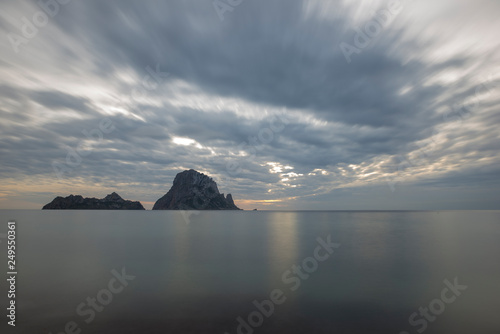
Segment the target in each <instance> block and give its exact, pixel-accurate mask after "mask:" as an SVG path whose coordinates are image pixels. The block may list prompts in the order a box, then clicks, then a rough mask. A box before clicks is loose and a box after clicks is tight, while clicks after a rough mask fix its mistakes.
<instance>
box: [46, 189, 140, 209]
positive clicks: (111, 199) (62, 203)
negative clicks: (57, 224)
mask: <svg viewBox="0 0 500 334" xmlns="http://www.w3.org/2000/svg"><path fill="white" fill-rule="evenodd" d="M42 210H144V207H143V206H142V204H141V203H140V202H133V201H128V200H124V199H123V198H121V197H120V195H118V194H117V193H115V192H114V193H112V194H109V195H108V196H106V197H104V198H93V197H92V198H83V197H82V196H80V195H69V196H68V197H61V196H58V197H56V198H54V200H53V201H52V202H50V203H49V204H46V205H45V206H44V207H43V208H42Z"/></svg>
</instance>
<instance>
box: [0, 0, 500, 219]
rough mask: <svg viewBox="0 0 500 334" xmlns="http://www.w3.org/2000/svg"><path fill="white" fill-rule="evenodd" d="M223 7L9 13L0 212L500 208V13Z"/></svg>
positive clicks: (365, 6) (489, 4) (1, 91)
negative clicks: (179, 203)
mask: <svg viewBox="0 0 500 334" xmlns="http://www.w3.org/2000/svg"><path fill="white" fill-rule="evenodd" d="M222 1H223V0H222ZM61 2H63V1H61ZM223 2H224V1H223ZM224 3H226V2H224ZM231 3H233V4H237V3H240V4H239V5H236V6H231V7H225V8H231V10H226V11H224V12H221V9H220V8H219V13H218V12H217V10H216V8H215V7H214V2H213V1H168V2H163V1H145V2H143V3H138V2H136V1H106V2H102V1H70V2H69V3H67V4H60V3H58V2H55V1H45V2H44V1H42V2H41V4H42V5H40V3H37V2H26V3H8V4H7V3H5V4H2V5H1V6H2V11H1V14H0V30H1V31H2V35H3V36H4V38H3V39H2V40H1V42H0V43H1V44H2V45H1V46H2V49H1V50H2V51H1V53H0V114H1V115H2V122H1V124H0V133H1V141H0V152H1V153H0V154H1V157H2V158H1V168H0V177H1V179H2V185H1V186H0V206H1V207H2V208H38V207H40V206H41V205H42V204H44V203H46V202H48V201H50V200H51V199H52V197H54V196H55V195H67V194H69V193H79V194H82V195H86V196H98V197H100V196H103V195H105V194H106V193H108V192H111V191H117V192H118V193H120V194H121V195H122V196H123V197H125V198H130V199H134V200H141V201H143V203H145V204H146V207H148V206H150V204H151V203H150V202H154V201H155V200H156V199H157V198H159V197H160V196H161V195H163V194H164V193H165V192H166V191H167V190H168V189H169V187H170V184H171V182H172V180H173V177H174V176H175V174H176V173H178V172H180V171H182V170H183V169H189V168H194V169H197V170H199V171H202V172H205V173H207V174H209V175H211V176H213V177H214V178H215V179H216V181H217V182H218V183H219V188H220V189H221V191H225V192H232V193H233V194H234V197H235V200H236V202H237V203H239V204H240V205H241V206H242V207H244V208H253V207H259V208H270V209H271V208H272V209H297V208H300V209H343V208H348V209H434V208H436V209H437V208H471V209H474V208H493V209H494V208H496V209H498V208H499V207H498V204H497V203H495V201H492V200H491V196H495V195H497V194H498V193H499V190H500V188H499V184H498V181H497V180H498V179H499V178H498V176H499V174H500V173H499V172H500V170H499V168H498V165H499V164H498V162H499V161H498V160H499V158H498V152H499V148H500V140H499V132H498V130H497V125H498V124H499V122H500V114H499V108H498V102H499V99H500V94H499V88H500V86H499V82H500V71H499V70H498V69H499V66H498V64H499V60H500V52H499V51H500V48H499V43H500V41H499V40H498V38H497V37H496V35H495V33H496V32H497V31H499V29H500V22H499V20H498V14H499V13H500V5H499V4H498V3H496V2H493V1H487V0H483V1H476V2H474V3H471V2H470V1H465V0H461V1H451V0H448V1H440V3H439V5H437V4H436V3H435V2H432V1H419V2H415V1H410V0H407V1H399V2H396V3H394V2H393V1H389V2H384V1H362V2H348V1H324V2H319V1H317V2H313V1H311V2H309V1H295V0H294V1H286V2H285V1H241V2H231ZM43 4H45V5H43ZM227 6H230V5H227ZM43 10H45V12H44V11H43ZM44 13H47V14H44ZM221 17H222V18H223V20H221ZM44 18H45V19H46V20H44ZM43 23H45V24H43ZM346 46H347V49H346ZM346 50H348V51H346ZM16 51H17V52H16ZM430 198H435V200H429V199H430ZM238 200H239V201H238Z"/></svg>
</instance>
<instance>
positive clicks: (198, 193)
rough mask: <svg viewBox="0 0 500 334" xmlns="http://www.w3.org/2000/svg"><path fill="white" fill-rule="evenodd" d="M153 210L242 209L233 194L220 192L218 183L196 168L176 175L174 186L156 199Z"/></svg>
mask: <svg viewBox="0 0 500 334" xmlns="http://www.w3.org/2000/svg"><path fill="white" fill-rule="evenodd" d="M153 210H241V209H239V208H238V207H237V206H236V205H235V204H234V202H233V197H232V196H231V194H227V196H226V197H224V194H221V193H219V189H218V188H217V183H215V181H214V180H212V178H210V177H209V176H207V175H205V174H202V173H199V172H197V171H195V170H194V169H190V170H185V171H183V172H181V173H179V174H177V175H176V177H175V179H174V183H173V185H172V188H170V190H169V191H168V193H166V194H165V195H164V196H163V197H162V198H160V199H159V200H157V201H156V203H155V205H154V206H153Z"/></svg>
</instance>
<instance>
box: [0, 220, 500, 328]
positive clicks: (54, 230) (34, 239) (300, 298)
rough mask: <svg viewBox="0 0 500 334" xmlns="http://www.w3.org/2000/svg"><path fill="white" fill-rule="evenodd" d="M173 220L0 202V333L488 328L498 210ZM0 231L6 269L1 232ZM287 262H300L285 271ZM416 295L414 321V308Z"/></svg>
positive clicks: (494, 294)
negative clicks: (11, 247) (10, 242)
mask: <svg viewBox="0 0 500 334" xmlns="http://www.w3.org/2000/svg"><path fill="white" fill-rule="evenodd" d="M185 218H187V217H186V216H183V215H182V214H181V213H180V212H172V211H146V212H137V211H129V212H125V211H5V210H4V211H0V219H1V222H2V224H1V225H0V226H1V228H0V233H6V227H7V225H6V223H7V221H8V220H9V219H15V220H16V221H17V244H18V250H17V251H18V252H17V265H18V266H17V271H18V275H17V295H16V297H17V298H16V302H17V304H18V309H17V319H16V320H17V321H16V324H17V325H16V327H15V329H14V330H12V328H11V327H10V326H7V324H6V322H7V318H6V316H5V313H6V307H7V298H6V295H7V284H6V281H5V280H2V281H1V283H0V290H1V292H0V294H1V295H0V296H1V297H0V303H1V309H2V310H3V311H2V315H1V319H2V323H1V324H0V331H1V332H2V333H5V332H8V331H10V332H15V333H47V334H48V333H50V332H52V333H53V334H56V333H60V332H63V333H64V331H65V326H66V324H67V323H70V322H74V323H76V325H77V326H78V328H79V329H81V333H88V334H91V333H107V334H113V333H120V334H123V333H141V334H145V333H220V334H224V333H225V332H227V333H230V334H232V333H237V332H238V328H237V327H238V320H237V319H238V317H241V319H245V320H244V321H245V322H246V325H242V326H243V327H240V329H239V332H240V333H246V334H249V333H252V332H253V333H346V334H348V333H388V334H391V333H394V334H398V333H400V332H401V331H406V332H408V333H419V332H418V330H420V331H421V332H425V333H429V334H431V333H454V334H456V333H481V334H489V333H491V334H498V333H500V316H499V312H500V211H443V212H318V211H316V212H260V211H258V212H248V211H244V212H220V211H212V212H202V213H200V214H197V215H191V216H190V217H189V220H187V219H185ZM328 236H330V239H331V241H332V242H333V243H338V244H340V246H338V247H337V248H335V249H333V248H332V249H331V251H333V254H331V255H330V254H329V253H328V252H327V250H326V249H325V248H323V247H322V246H320V244H319V243H318V238H321V239H322V240H324V241H325V242H327V239H328ZM0 240H1V241H2V243H1V244H0V248H1V259H0V261H1V263H2V266H1V267H2V268H6V262H7V255H6V239H5V235H3V238H2V239H0ZM318 247H320V248H318ZM315 253H316V256H317V258H314V256H315ZM318 259H321V260H322V261H318ZM294 265H297V266H301V268H300V269H297V267H295V270H296V271H295V272H294V271H291V270H292V269H293V268H294V267H292V266H294ZM303 266H305V268H303ZM123 268H124V270H125V273H126V275H129V276H135V278H134V279H133V280H132V279H131V277H129V279H128V280H127V279H123V281H124V282H125V283H120V281H118V280H116V279H114V277H115V276H114V275H113V273H112V270H113V269H114V270H116V271H117V272H121V271H122V270H123ZM306 268H307V271H306ZM297 270H299V271H297ZM6 272H7V270H6V269H4V274H5V273H6ZM117 272H115V274H117ZM118 276H120V274H118ZM455 279H456V280H457V284H458V285H460V286H461V287H459V288H458V290H456V292H455V293H454V292H453V291H452V290H450V289H448V290H446V291H444V292H443V289H445V288H446V287H447V285H446V283H444V280H448V283H449V284H451V285H453V284H454V280H455ZM110 282H111V286H110ZM124 284H126V286H124ZM464 286H466V288H465V287H464ZM110 290H114V292H111V291H110ZM273 290H275V291H274V293H275V294H276V295H273V296H274V297H275V300H276V301H277V302H279V304H275V303H273V302H264V304H262V305H264V306H265V307H267V309H266V308H265V309H264V311H258V308H257V307H256V306H255V305H254V304H253V302H254V301H255V300H256V301H257V302H259V303H261V302H262V301H264V300H269V299H270V294H271V291H273ZM279 291H281V292H282V295H279ZM443 293H444V295H443ZM96 297H97V299H96V301H95V303H96V304H91V303H92V300H93V298H96ZM278 297H279V298H278ZM88 298H89V299H88ZM89 300H90V302H89ZM429 304H430V305H429ZM91 305H95V306H96V309H95V310H94V309H93V308H92V306H91ZM270 305H271V306H270ZM429 306H431V310H429V311H427V312H428V313H427V314H426V316H427V317H428V319H426V317H425V315H423V314H422V315H421V314H420V313H419V308H420V307H422V308H429ZM79 307H80V309H79V310H78V308H79ZM271 307H272V308H274V310H273V312H272V314H270V315H269V317H267V316H265V315H264V316H262V312H268V314H269V313H270V312H271ZM97 310H99V311H97ZM424 311H425V310H424ZM414 312H417V313H416V314H414ZM412 314H413V316H414V317H413V325H412V324H410V323H409V320H408V319H409V317H410V316H411V315H412ZM249 316H250V319H249ZM91 318H92V319H91ZM241 319H240V320H241ZM87 322H88V323H87ZM70 324H71V323H70ZM251 324H254V325H255V327H253V325H251ZM71 331H72V329H71V328H70V330H69V331H67V333H70V332H71ZM75 333H76V332H75Z"/></svg>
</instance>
